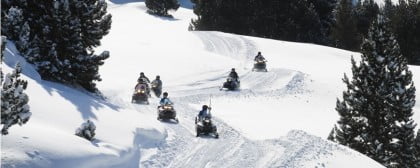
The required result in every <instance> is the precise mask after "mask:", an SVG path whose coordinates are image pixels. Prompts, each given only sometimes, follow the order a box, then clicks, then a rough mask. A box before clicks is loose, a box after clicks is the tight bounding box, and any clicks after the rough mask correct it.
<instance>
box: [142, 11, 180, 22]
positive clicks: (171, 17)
mask: <svg viewBox="0 0 420 168" xmlns="http://www.w3.org/2000/svg"><path fill="white" fill-rule="evenodd" d="M146 13H147V14H149V15H150V16H153V17H155V18H158V19H161V20H167V21H178V20H179V19H176V18H174V16H172V15H167V16H159V15H156V14H153V13H150V12H148V11H146Z"/></svg>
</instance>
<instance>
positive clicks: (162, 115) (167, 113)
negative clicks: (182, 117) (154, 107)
mask: <svg viewBox="0 0 420 168" xmlns="http://www.w3.org/2000/svg"><path fill="white" fill-rule="evenodd" d="M157 119H158V120H171V119H173V120H175V122H176V123H179V120H178V118H177V117H176V111H175V109H174V106H173V105H172V104H165V105H163V106H159V107H158V117H157Z"/></svg>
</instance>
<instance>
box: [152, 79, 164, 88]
mask: <svg viewBox="0 0 420 168" xmlns="http://www.w3.org/2000/svg"><path fill="white" fill-rule="evenodd" d="M154 84H156V86H157V88H158V89H162V81H161V80H160V79H155V80H153V81H152V85H154Z"/></svg>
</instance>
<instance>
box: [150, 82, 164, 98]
mask: <svg viewBox="0 0 420 168" xmlns="http://www.w3.org/2000/svg"><path fill="white" fill-rule="evenodd" d="M152 91H153V93H154V94H155V96H156V97H160V95H161V94H162V88H159V87H158V86H157V84H155V83H152Z"/></svg>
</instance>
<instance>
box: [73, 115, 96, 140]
mask: <svg viewBox="0 0 420 168" xmlns="http://www.w3.org/2000/svg"><path fill="white" fill-rule="evenodd" d="M95 130H96V126H95V124H93V122H92V121H90V120H87V121H86V122H85V123H83V124H82V125H81V126H80V128H77V130H76V133H75V135H77V136H79V137H82V138H85V139H87V140H89V141H92V140H93V138H94V137H95Z"/></svg>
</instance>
